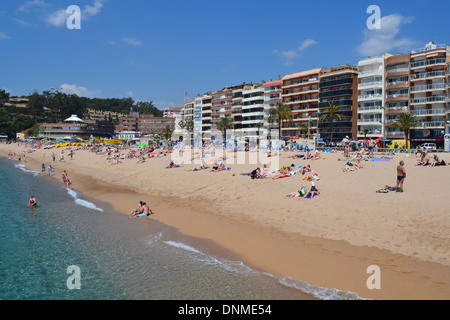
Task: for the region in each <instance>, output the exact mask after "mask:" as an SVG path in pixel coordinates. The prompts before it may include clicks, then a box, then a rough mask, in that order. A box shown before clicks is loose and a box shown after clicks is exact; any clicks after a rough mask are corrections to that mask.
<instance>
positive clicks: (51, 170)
mask: <svg viewBox="0 0 450 320" xmlns="http://www.w3.org/2000/svg"><path fill="white" fill-rule="evenodd" d="M52 173H53V167H52V165H50V164H49V165H48V175H49V176H51V175H52Z"/></svg>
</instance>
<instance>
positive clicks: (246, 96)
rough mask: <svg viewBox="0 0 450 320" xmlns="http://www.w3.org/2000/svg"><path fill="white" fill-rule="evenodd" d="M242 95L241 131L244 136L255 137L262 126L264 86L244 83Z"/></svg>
mask: <svg viewBox="0 0 450 320" xmlns="http://www.w3.org/2000/svg"><path fill="white" fill-rule="evenodd" d="M242 96H243V98H242V131H243V133H244V136H245V137H257V136H258V131H259V132H262V130H263V127H264V87H263V86H262V85H261V84H251V85H246V86H245V87H244V90H243V91H242Z"/></svg>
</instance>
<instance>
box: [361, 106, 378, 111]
mask: <svg viewBox="0 0 450 320" xmlns="http://www.w3.org/2000/svg"><path fill="white" fill-rule="evenodd" d="M369 110H383V107H381V106H370V107H359V108H358V111H369Z"/></svg>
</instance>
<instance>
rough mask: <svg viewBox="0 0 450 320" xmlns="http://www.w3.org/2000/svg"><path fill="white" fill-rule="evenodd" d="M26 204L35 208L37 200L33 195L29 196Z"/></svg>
mask: <svg viewBox="0 0 450 320" xmlns="http://www.w3.org/2000/svg"><path fill="white" fill-rule="evenodd" d="M28 206H29V207H31V208H36V207H37V201H36V198H35V197H34V196H33V195H31V196H30V201H29V202H28Z"/></svg>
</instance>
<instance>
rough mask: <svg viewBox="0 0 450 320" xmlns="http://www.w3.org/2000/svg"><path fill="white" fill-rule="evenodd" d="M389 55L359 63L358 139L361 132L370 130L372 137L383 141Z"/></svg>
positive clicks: (361, 136)
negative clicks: (386, 69)
mask: <svg viewBox="0 0 450 320" xmlns="http://www.w3.org/2000/svg"><path fill="white" fill-rule="evenodd" d="M389 56H390V55H389V54H386V55H383V56H377V57H369V58H367V59H362V60H360V61H359V63H358V67H359V70H360V73H359V75H358V78H359V81H358V121H357V126H358V130H357V131H358V132H357V133H358V134H357V136H358V138H364V135H363V134H361V131H363V130H364V129H368V130H370V132H371V134H368V135H367V137H372V138H375V139H379V140H381V139H382V138H383V137H384V130H385V128H384V127H385V84H384V82H385V70H384V60H385V58H386V57H389Z"/></svg>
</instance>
